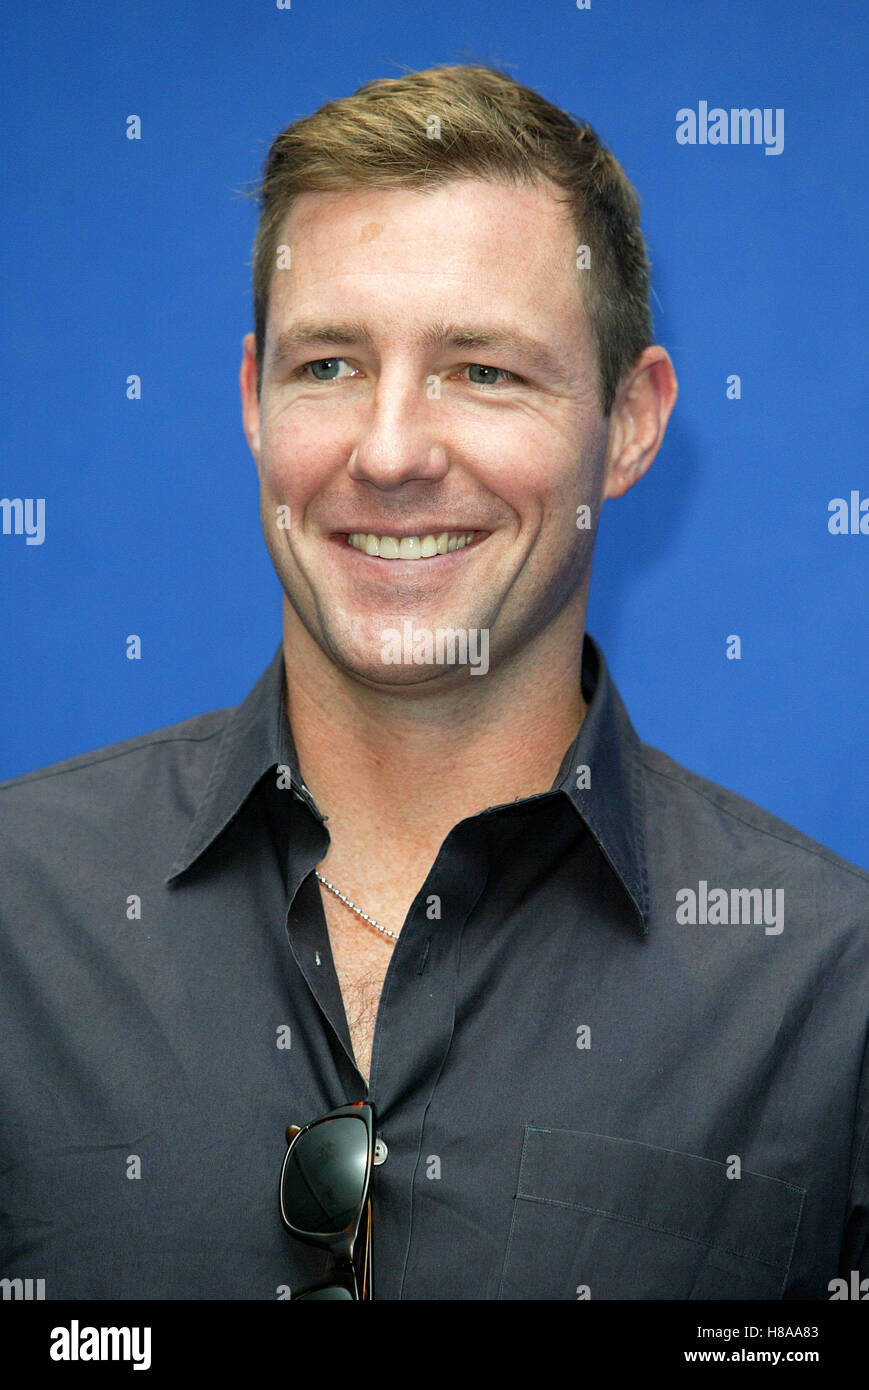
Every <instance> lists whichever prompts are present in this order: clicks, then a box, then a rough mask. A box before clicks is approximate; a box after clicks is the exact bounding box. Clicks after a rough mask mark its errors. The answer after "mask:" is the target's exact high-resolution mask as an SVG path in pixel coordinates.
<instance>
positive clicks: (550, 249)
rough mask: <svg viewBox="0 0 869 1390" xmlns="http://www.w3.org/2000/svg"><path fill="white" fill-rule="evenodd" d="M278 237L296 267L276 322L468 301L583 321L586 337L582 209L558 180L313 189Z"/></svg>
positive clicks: (275, 293) (402, 313)
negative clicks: (578, 215)
mask: <svg viewBox="0 0 869 1390" xmlns="http://www.w3.org/2000/svg"><path fill="white" fill-rule="evenodd" d="M278 243H279V245H287V246H289V247H290V251H291V258H290V269H289V271H287V272H286V273H282V272H275V273H274V274H273V277H272V289H271V294H270V304H269V322H270V325H273V324H274V323H275V322H276V321H279V322H280V324H283V323H285V322H286V321H287V319H288V318H289V317H290V316H291V315H292V316H296V315H302V316H304V317H309V316H310V315H312V314H316V313H321V312H322V311H323V310H324V308H329V309H330V310H334V309H336V308H340V309H341V310H342V313H345V314H347V313H352V314H353V315H354V316H355V315H358V314H361V313H364V312H366V311H367V310H369V309H375V310H376V311H377V312H378V314H379V315H380V316H381V317H382V318H383V319H384V321H385V320H386V319H388V318H389V317H390V316H392V317H393V318H394V319H395V320H396V322H403V321H405V320H406V319H407V317H408V316H409V315H415V314H417V313H429V312H430V313H432V314H437V313H441V314H443V313H444V312H446V311H449V314H450V317H451V318H453V319H454V318H455V317H456V309H457V307H461V308H462V309H464V310H465V311H466V312H467V313H468V314H469V315H470V316H471V317H473V318H474V319H475V320H479V318H480V316H481V314H482V313H483V312H488V314H489V315H493V314H494V315H495V316H497V318H498V319H499V320H504V321H517V320H521V321H523V323H524V325H525V326H526V327H527V328H529V329H536V330H537V331H538V332H539V331H541V330H543V329H545V328H546V326H547V325H548V328H549V332H550V335H552V334H556V335H558V334H564V333H566V332H568V331H570V326H571V325H572V328H573V336H574V338H575V339H577V340H580V341H577V342H575V344H574V346H576V347H579V346H580V344H581V340H583V339H584V338H585V336H586V335H585V331H584V325H583V323H582V320H583V319H584V314H582V312H581V286H580V279H579V277H580V274H581V273H582V272H580V271H579V270H577V268H576V243H577V234H576V230H575V228H574V225H573V220H572V217H571V210H570V207H569V205H567V204H566V203H565V202H564V201H563V194H561V192H560V190H556V189H555V188H554V187H553V186H552V185H551V184H549V183H547V182H543V181H541V182H540V183H537V184H533V185H528V184H519V185H514V184H505V183H502V182H494V181H489V180H483V179H470V178H465V179H456V180H450V181H449V182H447V183H445V184H440V185H435V186H434V187H432V188H430V189H426V190H419V189H409V188H400V187H399V188H390V189H371V188H359V189H353V190H352V191H342V192H328V193H303V194H301V195H300V196H299V197H298V198H297V199H296V201H295V203H294V204H293V206H292V208H291V210H290V212H289V213H288V214H287V216H286V217H285V219H284V222H283V225H282V227H281V229H280V234H279V237H278ZM578 310H580V312H578Z"/></svg>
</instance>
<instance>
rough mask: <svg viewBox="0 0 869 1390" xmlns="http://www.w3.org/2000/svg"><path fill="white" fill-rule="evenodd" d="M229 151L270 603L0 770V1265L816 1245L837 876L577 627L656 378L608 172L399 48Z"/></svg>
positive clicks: (820, 1231) (627, 230)
mask: <svg viewBox="0 0 869 1390" xmlns="http://www.w3.org/2000/svg"><path fill="white" fill-rule="evenodd" d="M260 194H261V198H262V210H261V215H260V222H259V227H258V231H257V239H256V245H255V249H254V313H255V330H254V332H252V333H250V334H249V335H248V336H247V337H246V338H245V339H244V343H243V357H242V364H241V372H240V384H241V396H242V406H243V420H244V429H245V434H246V437H247V441H248V444H249V447H250V450H251V452H252V454H253V457H254V460H255V463H256V469H257V473H258V477H259V487H260V509H261V517H262V524H263V530H264V534H265V539H266V544H267V546H268V549H269V553H270V555H271V558H272V561H273V563H274V566H275V570H276V572H277V574H278V577H279V579H280V582H281V585H282V589H283V633H282V641H281V643H280V646H279V647H278V650H277V651H276V653H275V656H274V659H273V660H272V662H271V663H270V665H269V667H268V669H267V671H266V672H265V673H264V675H263V676H262V677H261V679H260V680H259V681H258V683H257V684H256V686H255V688H254V689H253V691H252V692H251V694H250V695H249V696H248V698H247V699H246V700H245V701H244V703H243V704H242V705H240V706H239V707H238V708H237V709H235V710H219V711H216V712H214V713H212V714H207V715H203V716H201V717H199V718H196V719H193V720H189V721H187V722H186V723H184V724H181V725H177V726H174V727H173V728H171V729H164V730H160V731H158V732H157V733H155V734H150V735H145V736H143V737H142V738H139V739H135V740H131V741H129V742H127V743H125V744H121V745H117V746H114V747H112V748H107V749H102V750H99V751H98V752H97V753H91V754H86V755H83V756H82V757H79V758H75V759H71V760H70V761H68V762H66V763H62V764H59V765H57V766H55V767H53V768H49V769H45V770H42V771H41V772H39V773H34V774H31V775H29V776H27V777H24V778H18V779H16V780H15V781H14V782H12V783H8V784H6V786H5V787H4V789H3V796H4V798H5V803H4V804H5V810H6V814H5V816H4V846H5V848H4V855H5V856H6V859H5V861H4V862H5V863H6V864H7V865H8V871H7V872H6V874H5V875H4V882H5V884H6V887H5V889H4V898H3V902H2V907H0V917H2V924H3V929H4V930H3V950H4V952H5V953H6V955H5V961H4V968H3V970H2V975H0V980H2V986H0V988H2V990H3V992H4V997H3V1009H4V1026H5V1033H6V1037H7V1042H6V1044H5V1045H4V1049H3V1053H2V1060H0V1067H2V1087H3V1120H2V1122H0V1123H2V1126H3V1127H2V1132H0V1140H2V1146H0V1172H2V1173H3V1177H2V1178H0V1196H2V1209H3V1212H4V1216H5V1222H4V1226H3V1231H4V1235H3V1246H2V1270H0V1272H2V1273H3V1274H4V1275H7V1276H8V1277H10V1278H11V1279H19V1280H22V1281H23V1280H25V1279H27V1278H32V1279H36V1278H42V1279H44V1280H45V1285H46V1296H47V1297H50V1298H51V1297H64V1296H67V1297H77V1298H81V1297H119V1298H134V1297H175V1298H254V1299H264V1298H274V1297H278V1298H285V1297H293V1298H298V1297H300V1296H303V1297H316V1298H368V1297H371V1296H372V1292H373V1295H374V1296H376V1297H378V1298H387V1299H452V1298H467V1299H496V1298H501V1299H577V1298H579V1299H586V1298H592V1299H730V1298H736V1299H750V1298H758V1299H782V1298H787V1299H803V1298H810V1299H826V1298H828V1297H830V1296H831V1294H832V1293H834V1291H835V1289H838V1288H839V1287H846V1288H850V1287H852V1286H854V1276H855V1274H856V1286H857V1287H858V1288H859V1287H860V1281H859V1275H860V1274H861V1273H862V1274H866V1273H869V1247H867V1224H869V1217H867V1204H869V1146H867V1144H866V1133H867V1124H869V1091H867V1070H866V1043H867V999H869V893H867V888H869V875H866V874H865V873H863V872H862V871H861V870H860V869H858V868H857V867H855V866H854V865H851V864H848V863H846V862H845V861H843V860H842V859H840V858H838V857H837V856H836V855H835V854H833V853H832V852H831V851H830V850H828V849H826V848H824V847H823V846H821V845H819V844H817V843H815V842H813V841H811V840H809V839H807V838H806V837H805V836H803V835H802V834H800V833H799V832H798V831H797V830H795V829H793V828H792V827H790V826H788V825H786V824H784V823H783V822H781V821H779V820H777V819H775V818H774V817H773V816H771V815H769V814H768V813H766V812H765V811H763V810H761V809H760V808H759V807H757V806H754V805H752V804H750V803H749V802H747V801H745V800H744V799H742V798H740V797H739V796H737V795H736V794H735V793H733V792H730V791H728V790H726V789H724V788H722V787H719V786H716V785H714V784H712V783H710V782H708V781H705V780H704V779H702V778H700V777H698V776H696V775H694V774H693V773H691V772H689V771H688V770H686V769H685V768H683V767H680V766H679V765H678V764H677V763H675V762H674V761H673V760H672V759H670V758H668V757H667V756H666V755H665V754H664V753H662V752H659V751H657V750H655V749H653V748H650V747H648V746H647V745H646V744H644V743H642V742H641V741H640V739H639V738H638V737H637V734H636V732H635V731H634V728H633V726H632V724H631V721H630V719H629V717H628V714H627V712H626V710H625V707H624V705H623V704H622V701H621V700H620V698H619V695H618V692H617V691H616V689H615V686H614V685H613V682H612V680H611V678H610V676H609V673H608V671H607V666H606V662H605V660H604V656H603V653H602V651H601V649H600V647H599V646H598V645H597V643H596V642H595V641H594V640H593V639H592V638H591V637H590V636H589V635H588V634H587V633H586V631H585V618H586V607H587V601H588V593H589V584H590V578H591V566H592V552H593V547H594V539H595V534H596V529H597V524H598V520H599V516H600V511H601V507H602V505H603V503H604V501H606V500H607V499H615V498H618V497H620V496H622V495H623V494H624V493H625V492H626V491H627V490H628V489H629V488H630V487H631V486H633V484H634V483H635V482H636V481H637V480H638V479H639V478H641V477H642V476H643V474H644V473H645V472H646V470H647V469H648V468H649V466H650V465H651V463H652V461H653V460H654V458H655V455H656V453H657V452H658V449H659V447H660V445H661V442H662V439H663V436H664V432H665V429H666V426H667V422H668V419H669V416H670V413H671V411H672V409H673V405H674V402H675V399H676V393H677V387H676V380H675V374H674V371H673V367H672V364H671V362H670V359H669V356H668V354H667V352H666V351H665V349H664V348H663V347H661V346H660V345H657V344H655V343H654V342H653V340H652V334H651V326H650V318H649V309H648V295H649V268H648V261H647V258H646V253H645V248H644V244H643V238H642V234H641V232H640V227H639V217H638V204H637V199H636V196H635V194H634V192H633V190H632V189H631V187H630V185H629V183H628V182H627V180H626V178H625V176H624V174H623V172H622V171H621V169H620V168H619V166H618V164H617V163H616V161H615V159H614V158H613V156H612V155H611V154H610V153H609V152H608V151H606V150H605V149H603V148H602V146H601V145H600V143H599V142H598V140H597V138H596V136H595V134H594V132H593V130H592V129H591V128H590V127H589V126H588V125H585V124H580V123H577V122H575V121H574V120H573V118H571V117H569V116H568V115H566V114H565V113H564V112H562V111H560V110H558V109H557V108H556V107H554V106H552V105H550V104H549V103H548V102H547V101H545V100H544V99H543V98H542V97H540V96H538V95H537V94H536V93H534V92H532V91H530V90H529V89H528V88H526V87H523V86H520V85H519V84H517V83H516V82H514V81H513V80H512V79H510V78H509V77H506V76H505V75H503V74H501V73H499V72H496V71H494V70H492V69H487V68H478V67H445V68H441V69H433V70H431V71H429V72H423V73H412V74H408V75H406V76H404V77H401V78H399V79H392V80H384V81H377V82H373V83H369V84H367V85H366V86H365V87H363V88H361V89H360V91H359V92H357V93H356V94H355V95H353V96H352V97H347V98H343V99H342V100H339V101H336V102H333V103H330V104H329V105H327V106H325V107H324V108H322V109H321V110H320V111H317V112H316V113H314V114H313V115H312V116H310V117H307V118H305V119H304V120H301V121H298V122H296V123H295V124H294V125H292V126H290V127H289V128H288V129H287V130H285V131H284V132H282V133H281V134H280V135H279V136H278V137H277V139H276V140H275V141H274V144H273V145H272V148H271V151H270V153H269V157H268V160H267V163H266V168H265V171H264V177H263V181H262V186H261V189H260ZM37 846H38V848H37ZM709 884H714V885H715V887H714V888H712V889H711V890H710V889H709ZM131 901H132V902H134V903H135V904H136V907H135V911H133V913H132V914H131V912H130V909H129V904H130V903H131ZM773 903H774V904H775V912H774V914H773V913H772V906H771V905H772V904H773ZM125 905H126V911H125ZM46 1040H50V1041H46ZM333 1112H339V1113H333ZM360 1121H363V1122H364V1124H363V1123H360ZM288 1126H289V1128H288V1129H287V1138H288V1139H289V1141H290V1142H289V1147H287V1144H286V1142H285V1135H284V1131H285V1127H288ZM308 1126H312V1127H311V1128H308ZM279 1177H280V1181H279ZM227 1250H231V1251H232V1258H231V1259H227V1258H226V1252H227ZM849 1280H850V1282H849ZM837 1281H838V1282H837Z"/></svg>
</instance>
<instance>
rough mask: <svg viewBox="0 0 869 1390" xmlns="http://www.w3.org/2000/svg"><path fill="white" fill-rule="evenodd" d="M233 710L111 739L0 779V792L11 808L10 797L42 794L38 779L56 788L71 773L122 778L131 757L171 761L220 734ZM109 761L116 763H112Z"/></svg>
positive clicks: (80, 778) (81, 776)
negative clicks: (114, 740) (126, 737)
mask: <svg viewBox="0 0 869 1390" xmlns="http://www.w3.org/2000/svg"><path fill="white" fill-rule="evenodd" d="M234 712H235V708H234V707H233V706H227V707H226V708H225V709H217V710H209V711H208V712H207V713H205V714H197V715H195V716H194V717H193V718H191V719H184V720H182V721H181V722H180V723H178V724H169V725H167V726H166V727H165V728H162V729H154V730H152V731H151V732H150V733H146V734H137V735H136V737H135V738H128V739H123V740H121V741H120V742H118V743H108V744H106V745H105V746H104V747H102V748H94V749H93V750H91V751H90V752H88V753H77V754H76V755H75V756H74V757H72V758H64V759H63V760H62V761H60V762H56V763H49V764H48V765H47V766H45V767H39V768H35V769H34V770H33V771H32V772H25V773H22V774H21V775H20V776H19V777H10V778H9V779H8V780H6V781H5V782H0V795H2V796H3V798H4V801H6V802H7V809H10V807H9V799H10V798H11V799H12V801H13V802H14V800H15V798H16V797H23V798H25V799H26V798H27V797H28V796H38V795H40V792H39V791H38V789H37V784H38V783H43V782H51V783H53V784H54V785H53V787H52V791H54V790H56V789H57V782H58V779H60V778H65V777H67V776H68V775H70V774H78V776H77V777H74V778H73V780H75V781H87V780H88V779H89V778H90V779H93V778H95V777H96V778H103V779H104V778H105V777H106V776H112V775H116V776H117V777H119V778H123V777H124V775H125V772H126V770H127V768H126V765H125V764H126V763H127V762H128V761H129V760H131V759H132V760H134V761H142V760H143V759H151V760H154V759H161V758H162V759H165V760H167V761H171V759H172V758H173V757H178V756H179V755H181V754H182V753H183V751H184V748H183V746H184V745H189V744H197V743H207V742H208V741H209V740H211V739H213V738H214V737H215V736H216V735H218V734H221V733H222V732H223V730H224V728H225V727H226V724H227V721H228V720H229V718H230V717H231V716H232V715H233V714H234ZM108 764H112V765H113V766H111V767H110V766H108Z"/></svg>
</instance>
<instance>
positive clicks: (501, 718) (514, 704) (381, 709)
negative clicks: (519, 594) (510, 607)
mask: <svg viewBox="0 0 869 1390" xmlns="http://www.w3.org/2000/svg"><path fill="white" fill-rule="evenodd" d="M584 620H585V608H584V605H583V610H582V613H581V614H580V615H579V616H578V617H577V615H576V614H570V613H569V611H568V610H564V611H563V612H562V613H561V614H560V615H559V619H558V620H557V621H556V622H555V623H553V624H552V625H551V627H550V629H547V631H546V632H545V633H544V634H543V635H542V636H541V637H540V638H538V639H537V641H536V642H535V643H533V644H529V645H528V646H526V647H525V648H524V649H523V650H522V652H521V653H519V654H518V655H517V656H515V657H513V658H511V660H510V661H509V662H508V663H505V666H504V667H503V668H492V669H490V670H489V672H487V674H486V675H485V676H481V677H476V678H474V677H472V676H470V675H468V676H467V678H466V679H465V680H464V681H462V682H461V683H455V684H454V683H450V684H449V685H448V684H447V683H446V682H441V681H439V680H437V679H435V680H432V681H429V682H427V683H426V684H425V685H418V686H416V687H414V688H413V689H410V690H409V689H408V688H406V687H405V688H403V689H402V688H396V687H393V688H392V689H386V688H383V687H381V688H377V689H375V688H373V687H371V686H369V685H365V684H363V683H362V682H360V681H358V680H356V679H355V678H354V677H352V676H350V675H348V674H347V673H346V672H345V671H343V670H341V669H340V668H339V667H338V666H336V665H335V663H334V662H333V661H331V660H330V659H329V658H328V657H327V656H326V655H325V653H324V652H323V651H322V649H321V647H320V646H319V644H318V643H317V642H315V641H314V640H313V638H312V637H311V635H310V633H309V632H308V631H307V629H306V628H305V627H304V626H303V624H302V623H301V622H300V621H299V619H298V616H297V615H296V613H295V611H294V610H293V609H292V608H291V606H290V605H289V603H288V602H287V600H286V599H284V637H283V648H284V658H285V665H286V673H287V711H288V715H289V719H290V725H291V728H292V732H293V740H294V742H295V745H296V752H297V754H298V759H299V767H300V770H301V773H302V776H303V778H304V780H305V783H306V785H307V786H308V788H309V789H310V791H311V793H312V795H313V798H314V801H315V802H316V805H317V806H318V808H319V810H320V811H321V812H322V814H323V815H325V816H327V817H328V818H329V821H328V829H329V832H330V835H332V837H333V839H334V837H335V835H336V834H337V835H338V836H339V837H341V838H342V839H343V840H344V841H345V842H348V843H349V842H352V843H353V844H354V846H355V847H356V848H358V849H361V848H362V847H363V846H364V845H365V844H366V840H368V841H371V842H373V843H374V844H375V845H376V846H382V849H383V852H384V854H386V853H387V852H390V853H392V852H394V851H395V850H396V849H400V848H402V849H405V850H407V851H408V852H413V850H414V848H415V849H416V850H417V851H418V852H420V853H421V854H422V855H423V857H424V856H425V855H426V854H428V855H430V856H431V857H434V854H435V853H436V852H437V849H438V848H439V847H440V845H441V843H442V842H443V840H444V838H445V837H446V835H447V834H448V833H449V831H450V830H451V829H452V827H453V826H454V825H456V824H458V822H459V821H461V820H463V819H464V818H465V817H467V816H472V815H476V814H477V813H478V812H480V811H482V810H485V809H486V807H488V806H495V805H499V804H501V803H504V802H509V801H514V800H516V799H518V798H521V797H527V796H532V795H534V794H535V793H540V792H545V791H548V790H549V788H550V787H551V786H552V783H553V781H554V779H555V776H556V773H557V772H558V769H559V766H560V764H561V760H562V758H563V757H564V754H565V752H566V750H567V748H568V747H569V746H570V744H571V743H572V741H573V739H574V738H575V737H576V733H577V730H578V729H579V726H580V724H581V723H582V720H583V718H584V715H585V708H586V707H585V703H584V701H583V698H582V692H581V689H580V674H579V673H580V655H581V651H582V640H583V631H584Z"/></svg>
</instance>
